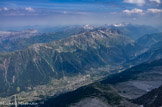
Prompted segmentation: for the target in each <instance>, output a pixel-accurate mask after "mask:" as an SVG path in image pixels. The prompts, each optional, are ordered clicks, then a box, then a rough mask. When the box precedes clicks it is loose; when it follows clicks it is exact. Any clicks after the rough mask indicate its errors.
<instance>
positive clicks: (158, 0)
mask: <svg viewBox="0 0 162 107" xmlns="http://www.w3.org/2000/svg"><path fill="white" fill-rule="evenodd" d="M150 1H151V2H156V3H158V4H160V3H161V0H150Z"/></svg>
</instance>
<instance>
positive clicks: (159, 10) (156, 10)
mask: <svg viewBox="0 0 162 107" xmlns="http://www.w3.org/2000/svg"><path fill="white" fill-rule="evenodd" d="M147 12H150V13H162V9H147Z"/></svg>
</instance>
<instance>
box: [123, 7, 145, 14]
mask: <svg viewBox="0 0 162 107" xmlns="http://www.w3.org/2000/svg"><path fill="white" fill-rule="evenodd" d="M123 12H124V13H127V14H133V13H140V14H142V13H143V10H142V9H136V8H135V9H132V10H124V11H123Z"/></svg>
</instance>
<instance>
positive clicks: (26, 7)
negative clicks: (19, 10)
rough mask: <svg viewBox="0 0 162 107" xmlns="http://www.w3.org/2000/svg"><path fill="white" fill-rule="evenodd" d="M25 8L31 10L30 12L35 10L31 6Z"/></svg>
mask: <svg viewBox="0 0 162 107" xmlns="http://www.w3.org/2000/svg"><path fill="white" fill-rule="evenodd" d="M25 10H26V11H29V12H33V11H35V10H34V9H33V8H31V7H26V8H25Z"/></svg>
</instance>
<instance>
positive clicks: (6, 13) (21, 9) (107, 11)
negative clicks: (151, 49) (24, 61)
mask: <svg viewBox="0 0 162 107" xmlns="http://www.w3.org/2000/svg"><path fill="white" fill-rule="evenodd" d="M161 19H162V1H161V0H0V23H1V25H0V26H27V25H46V26H47V25H50V26H51V25H53V26H57V25H73V24H99V25H102V24H115V23H122V22H127V23H129V22H131V23H135V24H148V25H161V24H162V22H161Z"/></svg>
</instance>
